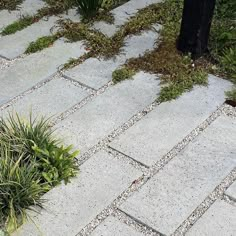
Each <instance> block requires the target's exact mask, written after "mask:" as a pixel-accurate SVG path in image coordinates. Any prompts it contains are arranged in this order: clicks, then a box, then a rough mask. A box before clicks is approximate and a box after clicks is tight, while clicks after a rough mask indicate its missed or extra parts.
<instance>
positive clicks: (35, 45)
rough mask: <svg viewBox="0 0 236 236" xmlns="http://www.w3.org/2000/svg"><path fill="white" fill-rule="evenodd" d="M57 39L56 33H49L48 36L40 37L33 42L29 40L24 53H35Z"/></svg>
mask: <svg viewBox="0 0 236 236" xmlns="http://www.w3.org/2000/svg"><path fill="white" fill-rule="evenodd" d="M57 39H58V36H57V35H50V36H44V37H41V38H38V39H37V40H36V41H35V42H31V43H30V45H29V46H28V48H27V49H26V51H25V53H27V54H28V53H35V52H38V51H41V50H43V49H44V48H48V47H50V46H51V45H53V43H54V42H55V40H57Z"/></svg>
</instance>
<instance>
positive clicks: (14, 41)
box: [0, 16, 59, 60]
mask: <svg viewBox="0 0 236 236" xmlns="http://www.w3.org/2000/svg"><path fill="white" fill-rule="evenodd" d="M58 19H59V18H58V17H55V16H53V17H50V18H48V19H42V20H40V21H39V22H37V23H35V24H33V25H31V26H29V27H27V28H25V29H24V30H21V31H18V32H16V33H15V34H12V35H7V36H4V37H2V38H0V55H1V56H3V57H5V58H7V59H10V60H11V59H14V58H16V57H18V56H20V55H21V54H23V53H24V52H25V50H26V48H27V47H28V46H29V44H30V42H32V41H35V40H36V39H38V38H40V37H42V36H47V35H50V34H51V33H50V29H51V28H52V27H53V26H54V25H55V23H56V21H57V20H58Z"/></svg>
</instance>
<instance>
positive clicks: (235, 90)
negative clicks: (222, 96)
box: [226, 87, 236, 102]
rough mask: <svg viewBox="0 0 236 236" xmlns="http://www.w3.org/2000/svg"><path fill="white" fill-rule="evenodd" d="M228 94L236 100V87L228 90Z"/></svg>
mask: <svg viewBox="0 0 236 236" xmlns="http://www.w3.org/2000/svg"><path fill="white" fill-rule="evenodd" d="M226 96H227V98H228V99H229V100H232V101H234V102H236V87H235V88H234V89H233V90H232V91H229V92H226Z"/></svg>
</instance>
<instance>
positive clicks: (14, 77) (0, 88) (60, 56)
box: [0, 40, 86, 105]
mask: <svg viewBox="0 0 236 236" xmlns="http://www.w3.org/2000/svg"><path fill="white" fill-rule="evenodd" d="M85 52H86V50H85V48H84V46H83V43H82V42H76V43H65V42H63V40H58V41H57V42H55V43H54V45H53V46H52V47H50V48H47V49H45V50H43V51H42V52H38V53H34V54H32V55H29V56H27V57H25V58H23V59H21V60H19V61H17V62H15V63H14V65H13V66H11V67H9V68H6V69H4V70H2V71H1V74H0V98H1V99H4V100H6V99H8V100H9V99H11V98H12V97H15V96H16V95H18V94H20V93H22V92H24V91H25V90H27V89H30V88H31V87H32V86H34V85H36V84H37V83H38V82H40V81H43V80H45V79H47V78H48V77H50V76H52V75H53V74H54V73H56V72H57V70H58V67H59V66H62V65H63V64H64V63H66V62H67V61H68V60H69V59H70V58H71V57H79V56H82V55H83V54H84V53H85ZM0 105H1V104H0Z"/></svg>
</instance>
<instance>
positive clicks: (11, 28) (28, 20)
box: [1, 16, 37, 35]
mask: <svg viewBox="0 0 236 236" xmlns="http://www.w3.org/2000/svg"><path fill="white" fill-rule="evenodd" d="M34 22H37V19H35V18H34V17H31V16H25V17H23V18H21V19H20V20H18V21H15V22H13V23H12V24H10V25H8V26H7V27H5V28H4V29H3V31H2V33H1V34H2V35H9V34H14V33H16V32H17V31H20V30H22V29H24V28H26V27H28V26H30V25H31V24H33V23H34Z"/></svg>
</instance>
